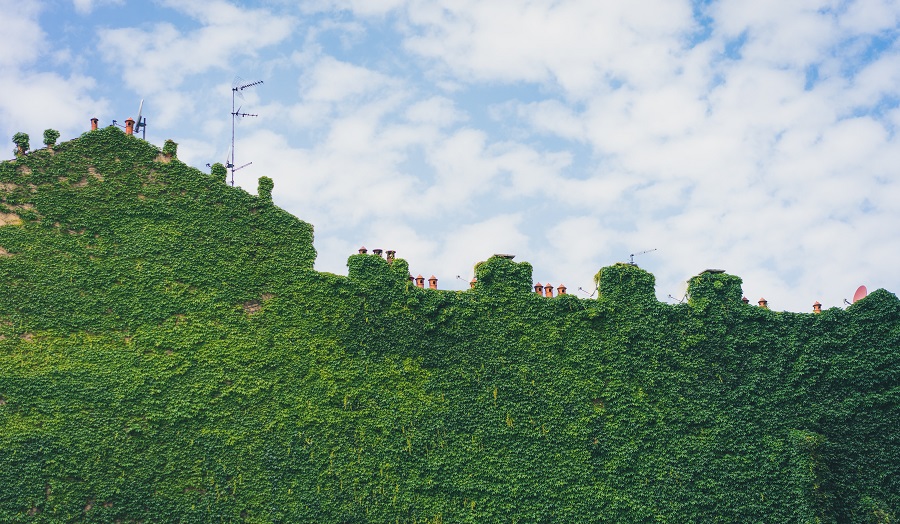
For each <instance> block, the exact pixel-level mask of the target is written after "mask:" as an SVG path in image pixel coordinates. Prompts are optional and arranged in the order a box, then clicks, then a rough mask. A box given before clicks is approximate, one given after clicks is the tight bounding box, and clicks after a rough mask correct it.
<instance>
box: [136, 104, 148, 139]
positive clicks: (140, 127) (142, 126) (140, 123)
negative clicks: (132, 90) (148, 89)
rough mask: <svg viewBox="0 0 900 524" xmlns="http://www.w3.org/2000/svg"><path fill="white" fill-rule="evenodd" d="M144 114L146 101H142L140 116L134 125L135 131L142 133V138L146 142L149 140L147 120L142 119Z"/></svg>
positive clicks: (139, 110) (139, 109)
mask: <svg viewBox="0 0 900 524" xmlns="http://www.w3.org/2000/svg"><path fill="white" fill-rule="evenodd" d="M143 112H144V99H143V98H142V99H141V105H140V106H138V116H137V120H136V121H135V123H134V130H135V131H142V133H141V136H142V137H143V138H144V140H146V139H147V119H146V118H144V119H141V114H142V113H143Z"/></svg>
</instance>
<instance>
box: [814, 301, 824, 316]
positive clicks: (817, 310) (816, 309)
mask: <svg viewBox="0 0 900 524" xmlns="http://www.w3.org/2000/svg"><path fill="white" fill-rule="evenodd" d="M821 312H822V304H820V303H819V301H818V300H816V303H815V304H813V313H815V314H819V313H821Z"/></svg>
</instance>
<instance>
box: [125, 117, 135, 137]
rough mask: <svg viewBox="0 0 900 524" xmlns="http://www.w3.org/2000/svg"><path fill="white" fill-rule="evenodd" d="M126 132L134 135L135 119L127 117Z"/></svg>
mask: <svg viewBox="0 0 900 524" xmlns="http://www.w3.org/2000/svg"><path fill="white" fill-rule="evenodd" d="M125 134H126V135H133V134H134V119H133V118H131V117H128V118H126V119H125Z"/></svg>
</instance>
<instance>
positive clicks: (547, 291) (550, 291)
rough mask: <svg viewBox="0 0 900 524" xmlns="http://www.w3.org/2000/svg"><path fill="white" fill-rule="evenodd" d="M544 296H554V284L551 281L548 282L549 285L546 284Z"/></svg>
mask: <svg viewBox="0 0 900 524" xmlns="http://www.w3.org/2000/svg"><path fill="white" fill-rule="evenodd" d="M544 296H545V297H552V296H553V284H551V283H549V282H548V283H547V285H546V286H544Z"/></svg>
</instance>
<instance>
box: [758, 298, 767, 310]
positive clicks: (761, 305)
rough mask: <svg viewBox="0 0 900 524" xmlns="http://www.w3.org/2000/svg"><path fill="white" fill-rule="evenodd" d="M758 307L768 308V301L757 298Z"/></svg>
mask: <svg viewBox="0 0 900 524" xmlns="http://www.w3.org/2000/svg"><path fill="white" fill-rule="evenodd" d="M759 307H762V308H766V309H769V301H768V300H766V299H764V298H761V299H759Z"/></svg>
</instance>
